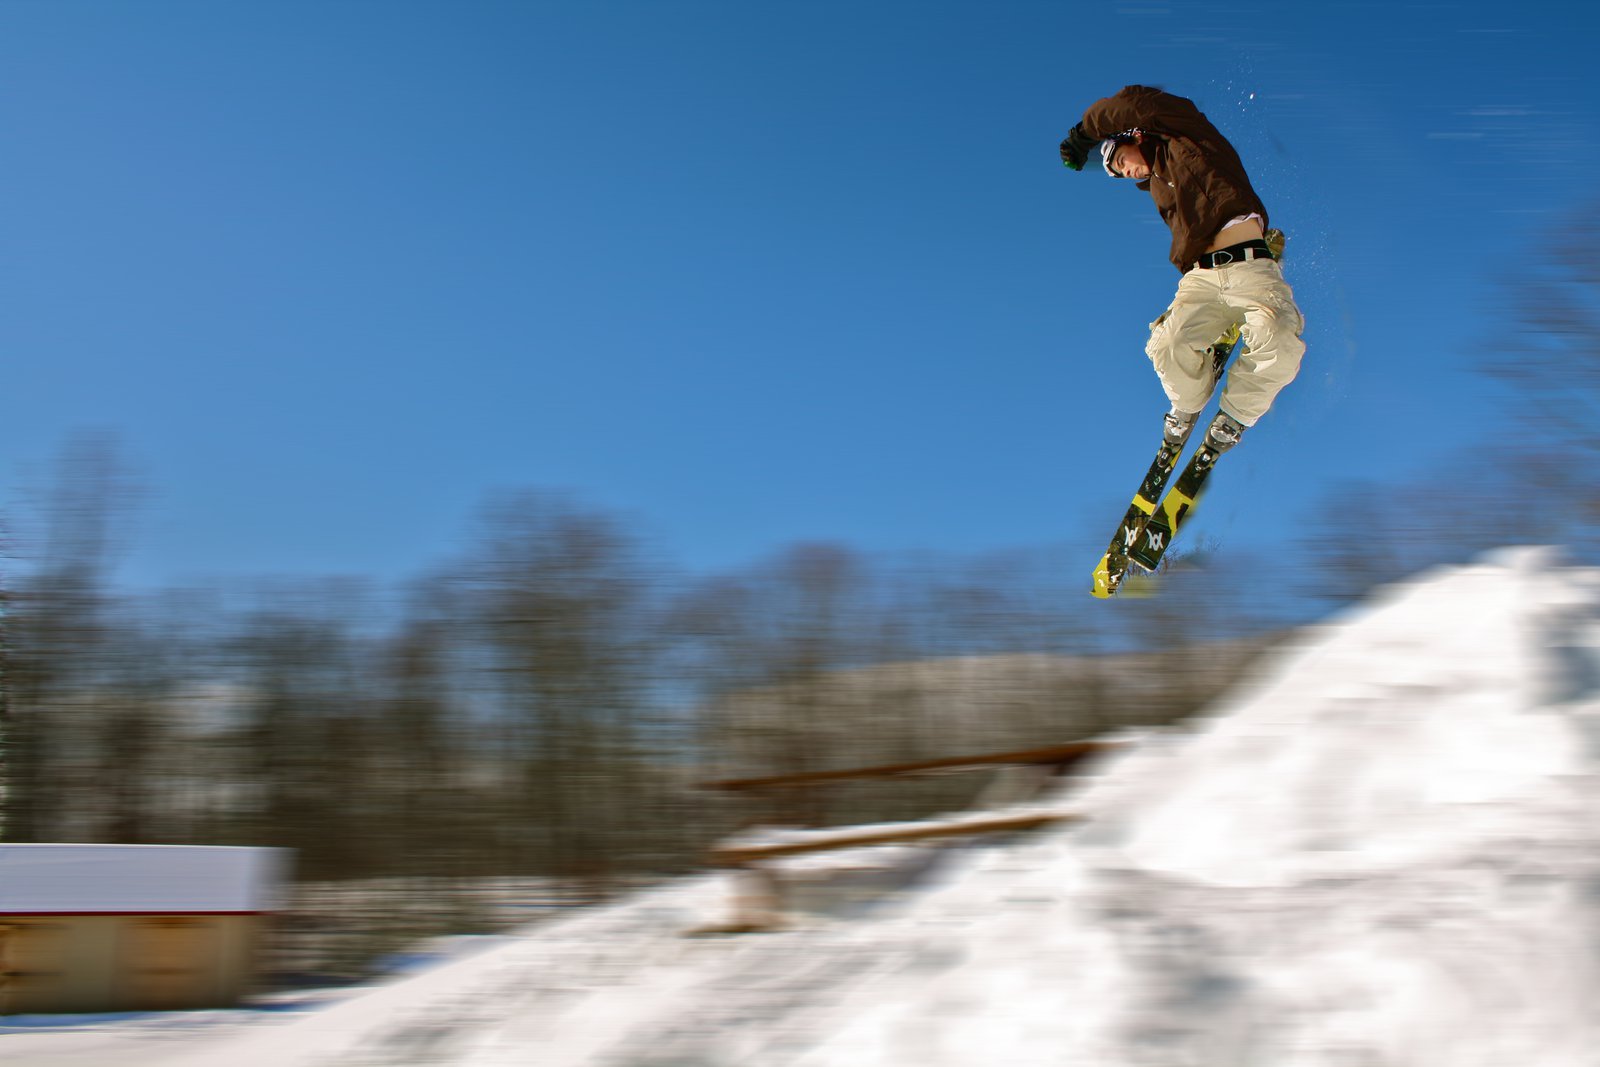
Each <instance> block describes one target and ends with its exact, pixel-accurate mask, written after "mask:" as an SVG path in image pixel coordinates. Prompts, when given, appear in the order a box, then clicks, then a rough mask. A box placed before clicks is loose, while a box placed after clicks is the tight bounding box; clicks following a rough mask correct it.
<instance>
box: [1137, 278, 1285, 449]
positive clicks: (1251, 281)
mask: <svg viewBox="0 0 1600 1067" xmlns="http://www.w3.org/2000/svg"><path fill="white" fill-rule="evenodd" d="M1234 326H1238V327H1239V334H1240V338H1241V344H1240V346H1239V349H1238V354H1237V356H1236V358H1235V361H1234V364H1233V368H1232V369H1231V370H1230V371H1229V372H1228V382H1227V385H1225V386H1224V387H1223V390H1222V401H1221V407H1222V410H1223V411H1225V412H1227V413H1228V414H1229V415H1231V416H1233V417H1234V418H1235V419H1238V420H1239V422H1241V423H1242V424H1244V425H1245V426H1253V425H1255V422H1256V420H1257V419H1259V418H1260V417H1261V416H1262V415H1265V414H1266V413H1267V409H1268V408H1269V407H1271V406H1272V400H1273V398H1274V397H1276V396H1277V395H1278V391H1279V390H1280V389H1282V388H1283V387H1284V386H1286V385H1288V384H1289V383H1290V382H1291V381H1293V380H1294V376H1295V374H1296V373H1297V372H1298V371H1299V370H1300V357H1301V356H1302V355H1303V354H1304V353H1305V350H1306V346H1305V344H1304V343H1303V342H1302V341H1301V340H1300V334H1301V332H1302V331H1303V330H1304V329H1305V319H1304V318H1303V317H1302V316H1301V314H1300V309H1299V308H1298V307H1296V306H1295V302H1294V291H1293V290H1291V289H1290V288H1289V285H1288V283H1287V282H1285V281H1284V280H1283V267H1282V266H1281V265H1280V264H1279V263H1278V262H1277V261H1276V260H1272V259H1253V260H1250V261H1248V262H1245V263H1232V264H1229V265H1228V266H1225V267H1212V268H1210V269H1203V268H1200V267H1196V268H1194V269H1193V270H1190V271H1188V272H1187V273H1185V274H1184V276H1183V280H1182V281H1180V282H1179V283H1178V295H1177V296H1175V297H1174V298H1173V300H1172V304H1171V306H1170V307H1168V308H1167V310H1166V311H1164V312H1163V313H1162V315H1161V317H1160V318H1159V319H1157V320H1156V321H1155V322H1152V323H1151V324H1150V341H1149V343H1147V344H1146V345H1145V353H1146V354H1147V355H1148V356H1149V357H1150V362H1151V363H1153V364H1154V365H1155V368H1156V375H1157V376H1158V377H1159V378H1160V379H1161V387H1162V388H1163V389H1165V390H1166V393H1167V399H1168V400H1170V401H1172V406H1173V409H1174V410H1177V411H1199V410H1201V409H1202V408H1204V407H1205V406H1206V402H1207V401H1208V400H1210V399H1211V391H1212V388H1213V385H1214V383H1213V382H1212V380H1211V360H1210V357H1208V356H1207V355H1206V349H1207V348H1209V347H1211V345H1212V344H1213V343H1214V342H1216V340H1217V339H1218V338H1220V337H1222V336H1223V335H1224V334H1225V333H1227V332H1228V331H1229V330H1230V329H1232V328H1233V327H1234Z"/></svg>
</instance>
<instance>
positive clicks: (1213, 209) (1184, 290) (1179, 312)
mask: <svg viewBox="0 0 1600 1067" xmlns="http://www.w3.org/2000/svg"><path fill="white" fill-rule="evenodd" d="M1097 149H1098V152H1099V155H1100V158H1101V161H1102V163H1103V165H1104V166H1105V170H1106V173H1107V174H1109V175H1111V176H1112V177H1113V178H1129V179H1132V180H1133V181H1134V182H1135V183H1136V184H1137V186H1138V187H1139V188H1140V189H1145V190H1147V191H1148V192H1149V193H1150V196H1151V197H1152V198H1153V199H1154V200H1155V202H1156V207H1157V209H1158V210H1160V212H1161V217H1162V219H1164V220H1165V221H1166V223H1167V225H1168V226H1169V227H1170V228H1171V230H1172V252H1171V259H1172V263H1173V265H1174V266H1176V267H1177V268H1178V270H1179V271H1180V272H1182V274H1183V278H1182V280H1181V281H1179V282H1178V293H1177V296H1176V297H1174V298H1173V301H1172V304H1171V306H1169V307H1168V308H1167V310H1166V311H1165V312H1163V313H1162V315H1161V317H1160V318H1158V319H1157V320H1156V321H1155V322H1153V323H1151V324H1150V339H1149V342H1148V343H1147V344H1146V346H1145V352H1146V353H1147V354H1148V355H1149V357H1150V361H1151V362H1152V363H1153V364H1154V365H1155V369H1156V375H1157V376H1158V377H1159V378H1160V379H1161V385H1162V388H1163V389H1164V390H1165V391H1166V394H1167V399H1168V400H1170V401H1171V402H1172V408H1171V410H1170V411H1169V412H1168V413H1167V416H1166V421H1165V425H1164V436H1165V438H1166V439H1167V440H1168V441H1172V442H1176V443H1177V444H1178V446H1179V447H1180V448H1181V447H1182V442H1183V441H1184V440H1186V439H1187V438H1188V436H1189V432H1190V430H1192V429H1193V427H1194V423H1195V420H1196V419H1197V418H1198V417H1199V415H1200V412H1201V410H1202V409H1204V408H1205V406H1206V403H1207V401H1209V400H1210V398H1211V394H1212V392H1213V390H1214V389H1215V387H1216V381H1215V378H1214V376H1215V374H1216V373H1217V372H1218V370H1219V369H1220V368H1217V367H1216V366H1215V365H1214V361H1213V359H1212V358H1211V349H1212V346H1213V345H1214V344H1215V343H1216V342H1217V341H1218V339H1219V338H1222V337H1223V336H1224V335H1225V334H1228V332H1229V331H1230V330H1233V329H1235V328H1237V330H1238V334H1239V336H1240V337H1241V338H1242V340H1243V342H1244V344H1243V346H1242V349H1241V351H1240V353H1239V356H1238V358H1237V359H1236V360H1235V361H1234V368H1233V370H1232V371H1231V372H1230V373H1229V374H1228V381H1227V385H1226V386H1225V387H1224V388H1223V392H1222V399H1221V400H1220V402H1219V409H1220V410H1219V411H1218V413H1217V416H1216V418H1215V419H1213V420H1212V422H1211V425H1210V426H1209V427H1208V429H1207V431H1206V440H1207V442H1208V443H1209V444H1210V445H1211V446H1212V447H1213V448H1214V449H1215V450H1216V451H1218V452H1221V451H1223V450H1225V449H1227V448H1230V447H1232V446H1233V445H1234V444H1236V443H1237V442H1238V440H1239V437H1240V435H1241V434H1243V433H1244V431H1245V429H1247V428H1248V427H1250V426H1253V425H1255V423H1256V420H1257V419H1259V418H1261V416H1262V415H1264V414H1266V411H1267V409H1268V408H1269V407H1271V406H1272V401H1273V398H1274V397H1276V396H1277V395H1278V391H1279V390H1281V389H1282V388H1283V387H1284V386H1285V385H1288V384H1289V382H1290V381H1291V380H1292V379H1293V378H1294V376H1295V373H1296V372H1297V371H1298V370H1299V369H1300V357H1301V355H1302V354H1303V353H1304V352H1305V345H1304V344H1303V343H1302V342H1301V340H1300V334H1301V331H1302V330H1303V328H1304V319H1303V317H1302V316H1301V314H1300V309H1299V308H1298V307H1296V306H1295V302H1294V293H1293V292H1292V291H1291V290H1290V288H1289V286H1288V285H1287V284H1286V283H1285V282H1284V280H1283V271H1282V269H1281V267H1280V265H1279V264H1278V262H1277V258H1276V256H1275V254H1274V252H1273V250H1272V248H1271V246H1269V244H1268V242H1267V235H1268V230H1267V209H1266V207H1265V206H1263V205H1262V203H1261V198H1260V197H1258V196H1257V195H1256V192H1255V190H1254V189H1253V188H1252V187H1251V185H1250V178H1249V176H1248V175H1247V174H1246V173H1245V169H1244V164H1243V162H1241V161H1240V159H1239V153H1238V152H1237V151H1235V150H1234V147H1233V145H1231V144H1229V143H1228V140H1227V138H1225V137H1223V136H1222V134H1221V133H1219V132H1218V131H1217V128H1216V127H1215V126H1213V125H1212V124H1211V123H1210V122H1209V121H1208V120H1207V119H1206V117H1205V115H1203V114H1201V112H1200V110H1199V108H1197V107H1195V105H1194V103H1193V101H1190V100H1186V99H1184V98H1183V97H1181V96H1173V95H1172V94H1171V93H1166V92H1163V91H1161V90H1160V89H1152V88H1150V87H1148V86H1143V85H1130V86H1128V87H1127V88H1125V89H1123V90H1122V91H1121V92H1119V93H1117V94H1116V95H1114V96H1109V97H1106V98H1105V99H1104V100H1100V101H1097V102H1096V103H1095V104H1094V105H1093V106H1091V107H1090V108H1089V109H1088V110H1087V111H1085V112H1084V113H1083V120H1082V121H1081V122H1079V123H1078V124H1077V125H1076V126H1074V127H1073V128H1072V132H1071V133H1070V134H1069V135H1068V136H1067V139H1066V140H1064V141H1062V142H1061V161H1062V162H1063V163H1065V164H1066V165H1067V166H1068V167H1070V168H1071V169H1072V170H1082V169H1083V167H1084V164H1085V163H1086V162H1088V160H1089V158H1090V156H1091V155H1093V154H1094V153H1095V152H1096V150H1097Z"/></svg>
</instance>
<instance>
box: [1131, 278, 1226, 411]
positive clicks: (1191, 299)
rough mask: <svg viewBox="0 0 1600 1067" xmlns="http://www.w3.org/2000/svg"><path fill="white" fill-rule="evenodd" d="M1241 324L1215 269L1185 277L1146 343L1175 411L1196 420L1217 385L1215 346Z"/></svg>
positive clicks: (1157, 373) (1153, 324) (1154, 323)
mask: <svg viewBox="0 0 1600 1067" xmlns="http://www.w3.org/2000/svg"><path fill="white" fill-rule="evenodd" d="M1240 322H1241V312H1240V310H1239V309H1238V308H1236V307H1232V306H1230V305H1229V304H1228V303H1227V302H1226V301H1224V300H1223V299H1222V294H1221V291H1220V288H1219V286H1218V281H1217V277H1216V273H1215V272H1214V271H1209V270H1192V271H1189V272H1188V273H1187V274H1185V275H1184V276H1183V280H1182V281H1180V282H1179V283H1178V293H1177V296H1175V297H1174V298H1173V301H1172V304H1171V305H1170V306H1169V307H1168V308H1167V310H1166V311H1165V312H1163V313H1162V315H1161V317H1160V318H1159V319H1157V320H1156V321H1155V322H1152V323H1151V324H1150V340H1149V341H1148V342H1147V343H1146V344H1145V354H1146V355H1148V356H1149V357H1150V362H1151V364H1152V365H1153V366H1154V367H1155V369H1156V376H1157V377H1158V378H1160V379H1161V388H1162V389H1163V390H1165V392H1166V394H1167V399H1168V400H1170V401H1171V402H1172V410H1173V413H1174V414H1182V415H1187V416H1189V417H1190V418H1191V420H1192V417H1193V416H1194V415H1196V414H1198V413H1199V411H1200V410H1201V409H1202V408H1204V407H1205V406H1206V402H1207V401H1208V400H1210V399H1211V392H1212V390H1213V389H1214V388H1215V387H1216V381H1215V379H1214V378H1213V374H1214V368H1213V367H1212V360H1211V346H1212V345H1214V344H1215V343H1216V342H1217V339H1218V338H1219V337H1221V336H1222V335H1223V334H1225V333H1227V332H1228V330H1229V329H1231V328H1232V327H1234V326H1237V325H1239V324H1240Z"/></svg>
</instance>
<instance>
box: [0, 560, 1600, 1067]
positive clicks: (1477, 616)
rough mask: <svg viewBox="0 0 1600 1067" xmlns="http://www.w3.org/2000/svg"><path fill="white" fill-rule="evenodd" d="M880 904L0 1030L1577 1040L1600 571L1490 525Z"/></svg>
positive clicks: (1365, 1048)
mask: <svg viewBox="0 0 1600 1067" xmlns="http://www.w3.org/2000/svg"><path fill="white" fill-rule="evenodd" d="M1136 742H1137V743H1136V744H1134V745H1132V746H1130V747H1129V748H1128V749H1127V750H1126V751H1124V752H1123V753H1121V754H1119V755H1117V756H1115V757H1113V758H1110V759H1107V760H1106V761H1105V762H1104V763H1102V765H1101V766H1099V767H1098V768H1097V769H1096V770H1095V772H1094V773H1093V774H1092V775H1090V776H1089V777H1088V778H1087V779H1085V778H1079V779H1077V780H1075V781H1074V782H1073V783H1072V785H1071V786H1070V787H1069V791H1067V792H1065V793H1064V794H1063V795H1061V796H1060V797H1058V798H1057V800H1058V801H1059V803H1060V805H1061V806H1062V808H1063V810H1070V811H1074V812H1077V813H1080V814H1082V815H1084V816H1086V817H1087V818H1086V821H1084V822H1083V823H1081V824H1074V825H1071V826H1069V827H1067V828H1065V829H1061V830H1057V831H1047V832H1043V833H1040V834H1039V835H1037V836H1035V837H1032V838H1030V839H1027V840H1026V841H1025V842H1024V843H1022V844H1020V845H1017V844H1013V845H1011V846H1008V847H990V846H977V847H968V848H962V849H957V850H947V851H946V852H944V853H943V854H942V855H943V860H942V866H941V867H940V868H939V869H938V873H937V874H936V876H935V877H934V878H933V879H931V880H929V881H927V882H925V883H924V884H922V885H920V886H919V887H918V888H916V889H914V890H912V891H908V892H905V893H902V894H899V895H896V896H894V897H891V898H888V899H886V900H882V901H880V902H878V903H876V904H870V905H863V904H857V905H856V906H854V907H852V908H850V909H847V910H843V911H838V912H835V913H834V914H831V915H813V916H808V917H805V918H803V919H802V920H801V921H799V922H798V923H797V924H796V925H795V926H794V927H792V928H790V929H787V930H784V931H781V932H778V933H769V934H762V935H749V936H743V937H701V938H692V937H686V936H684V935H685V933H686V932H688V931H690V930H692V929H694V928H697V927H701V926H704V925H705V924H707V923H710V922H715V921H716V920H717V919H718V918H719V917H722V916H724V915H725V913H726V908H727V905H728V887H727V885H726V883H725V881H724V880H723V879H722V878H720V877H714V876H707V877H705V878H700V879H694V880H689V881H685V882H682V883H679V884H677V885H674V886H670V887H667V888H664V889H660V890H656V891H652V892H649V893H646V894H643V895H641V896H639V897H637V898H635V899H633V900H631V901H630V902H628V903H625V904H621V905H618V906H615V907H610V908H605V909H600V910H595V911H592V912H588V913H585V914H582V915H579V916H576V917H574V918H572V919H570V920H567V921H564V922H560V923H556V924H546V925H541V926H538V927H535V928H530V929H529V930H528V931H526V933H525V934H524V935H522V936H517V937H510V938H499V939H493V940H491V941H490V942H489V943H488V946H487V947H484V948H482V949H481V950H480V951H477V952H476V953H474V954H470V955H463V956H459V957H457V958H456V959H454V960H452V961H451V962H448V963H445V964H443V965H441V966H439V967H436V968H434V969H432V970H429V971H426V972H424V973H421V974H418V975H416V976H413V977H410V978H406V979H403V980H399V981H395V982H393V983H391V984H389V985H386V986H382V987H378V988H375V989H372V990H368V991H361V992H360V993H358V994H357V995H353V996H351V997H350V998H349V999H347V1000H344V1001H343V1002H342V1003H337V1004H333V1005H330V1006H325V1007H322V1008H321V1009H320V1010H316V1011H310V1012H303V1013H299V1014H292V1013H286V1014H278V1015H262V1014H260V1013H255V1014H250V1013H219V1014H214V1015H211V1016H206V1017H190V1018H189V1019H188V1026H189V1029H184V1030H180V1029H177V1027H178V1026H179V1023H178V1022H177V1021H176V1020H174V1019H171V1018H168V1017H160V1018H159V1019H155V1020H147V1021H144V1022H142V1023H137V1024H122V1025H120V1026H114V1027H104V1026H101V1027H79V1028H73V1027H71V1026H66V1027H64V1028H63V1029H61V1030H60V1031H57V1032H24V1033H14V1032H13V1033H7V1032H6V1031H5V1029H4V1027H3V1026H0V1034H3V1035H5V1036H0V1061H3V1062H4V1063H6V1064H7V1065H8V1067H10V1065H13V1064H14V1065H17V1067H22V1065H24V1064H34V1063H37V1064H67V1063H110V1062H115V1063H118V1064H122V1065H136V1064H143V1063H151V1064H154V1063H163V1064H175V1063H185V1064H195V1065H199V1064H207V1065H214V1064H219V1063H221V1064H227V1065H228V1067H250V1065H256V1064H260V1065H267V1064H271V1065H273V1067H295V1065H306V1067H312V1065H317V1067H322V1065H326V1067H334V1065H339V1067H349V1065H356V1064H361V1065H378V1064H396V1065H399V1064H404V1065H412V1064H452V1065H461V1067H489V1065H510V1064H519V1065H520V1064H528V1063H538V1064H540V1065H541V1067H557V1065H567V1064H595V1065H608V1067H611V1065H614V1067H624V1065H626V1067H668V1065H673V1067H686V1065H697V1067H723V1065H727V1067H735V1065H737V1067H760V1065H768V1064H772V1065H796V1067H800V1065H805V1067H820V1065H829V1067H843V1065H861V1067H869V1065H870V1067H890V1065H893V1067H903V1065H908V1064H916V1065H919V1067H944V1065H949V1067H957V1065H959V1067H970V1065H973V1064H1006V1065H1014V1067H1030V1065H1045V1064H1050V1065H1062V1064H1071V1065H1076V1064H1083V1065H1092V1067H1166V1065H1172V1067H1178V1065H1186V1067H1192V1065H1203V1067H1213V1065H1214V1067H1435V1065H1437V1067H1491V1065H1492V1067H1500V1065H1505V1067H1527V1065H1531V1064H1537V1065H1540V1067H1577V1065H1585V1067H1587V1065H1600V819H1597V818H1596V815H1597V814H1600V806H1597V803H1596V802H1597V799H1600V779H1597V772H1600V571H1595V570H1589V569H1578V568H1570V567H1561V566H1558V565H1557V564H1556V562H1555V560H1554V559H1553V558H1552V556H1551V555H1550V554H1548V553H1546V552H1543V551H1540V550H1516V551H1506V552H1501V553H1498V554H1495V555H1492V556H1489V557H1486V558H1485V559H1483V560H1482V561H1480V562H1479V563H1477V564H1474V565H1472V566H1466V567H1459V568H1453V569H1449V570H1443V571H1438V572H1434V573H1431V574H1428V575H1425V576H1423V577H1422V578H1420V579H1418V580H1417V581H1414V582H1411V583H1408V584H1406V585H1403V586H1398V587H1395V588H1393V589H1390V590H1388V591H1386V592H1385V593H1384V594H1383V595H1381V596H1380V597H1379V598H1377V599H1375V600H1374V601H1372V602H1370V603H1369V604H1367V605H1364V606H1363V607H1361V608H1359V609H1357V610H1355V611H1353V612H1351V613H1349V614H1347V615H1346V616H1345V617H1343V618H1342V619H1340V620H1337V621H1336V622H1334V623H1330V624H1328V625H1326V626H1323V627H1320V628H1318V629H1316V630H1315V631H1312V632H1309V633H1307V634H1306V635H1305V637H1304V639H1303V640H1302V641H1301V642H1300V643H1299V644H1298V646H1297V647H1295V648H1293V649H1289V650H1286V651H1285V652H1284V653H1282V654H1281V655H1280V656H1279V657H1278V658H1277V660H1276V662H1275V663H1274V664H1273V665H1272V666H1271V667H1270V668H1269V669H1268V670H1266V671H1265V672H1263V673H1262V674H1260V675H1259V676H1258V677H1257V678H1256V679H1255V680H1254V681H1252V682H1250V683H1248V685H1247V687H1246V688H1245V689H1243V690H1241V691H1238V692H1236V693H1235V694H1233V696H1232V697H1231V698H1229V699H1228V700H1226V701H1225V702H1224V703H1223V704H1222V705H1221V706H1219V707H1218V708H1217V709H1216V710H1215V712H1214V713H1213V714H1211V715H1209V716H1208V717H1206V718H1204V719H1202V720H1200V721H1199V722H1198V723H1194V724H1191V725H1190V726H1189V727H1187V728H1184V729H1179V730H1172V731H1164V732H1154V733H1149V734H1145V735H1141V736H1139V737H1138V738H1137V739H1136Z"/></svg>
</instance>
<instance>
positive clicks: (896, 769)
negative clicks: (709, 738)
mask: <svg viewBox="0 0 1600 1067" xmlns="http://www.w3.org/2000/svg"><path fill="white" fill-rule="evenodd" d="M1117 747H1119V746H1118V744H1117V743H1116V742H1111V741H1074V742H1072V743H1070V744H1065V745H1050V746H1048V747H1046V748H1029V749H1023V750H1021V751H1018V752H998V753H990V754H986V755H981V756H947V757H945V758H943V759H931V760H920V761H918V762H915V763H889V764H884V765H882V766H878V767H860V768H855V769H851V770H840V771H810V772H808V773H804V774H781V775H775V776H772V777H766V778H730V779H725V780H722V781H716V782H702V783H700V786H699V788H701V789H719V790H723V791H725V792H761V791H763V790H767V789H791V788H796V787H801V786H809V785H822V784H825V783H828V782H849V781H862V780H867V779H873V778H900V777H912V776H915V775H922V774H953V773H958V772H961V771H976V770H984V769H986V768H989V767H997V766H1029V765H1032V766H1055V767H1069V766H1071V765H1072V764H1074V763H1077V762H1078V761H1079V760H1082V759H1084V758H1086V757H1088V756H1093V755H1096V754H1099V753H1102V752H1107V751H1110V750H1112V749H1114V748H1117Z"/></svg>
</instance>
